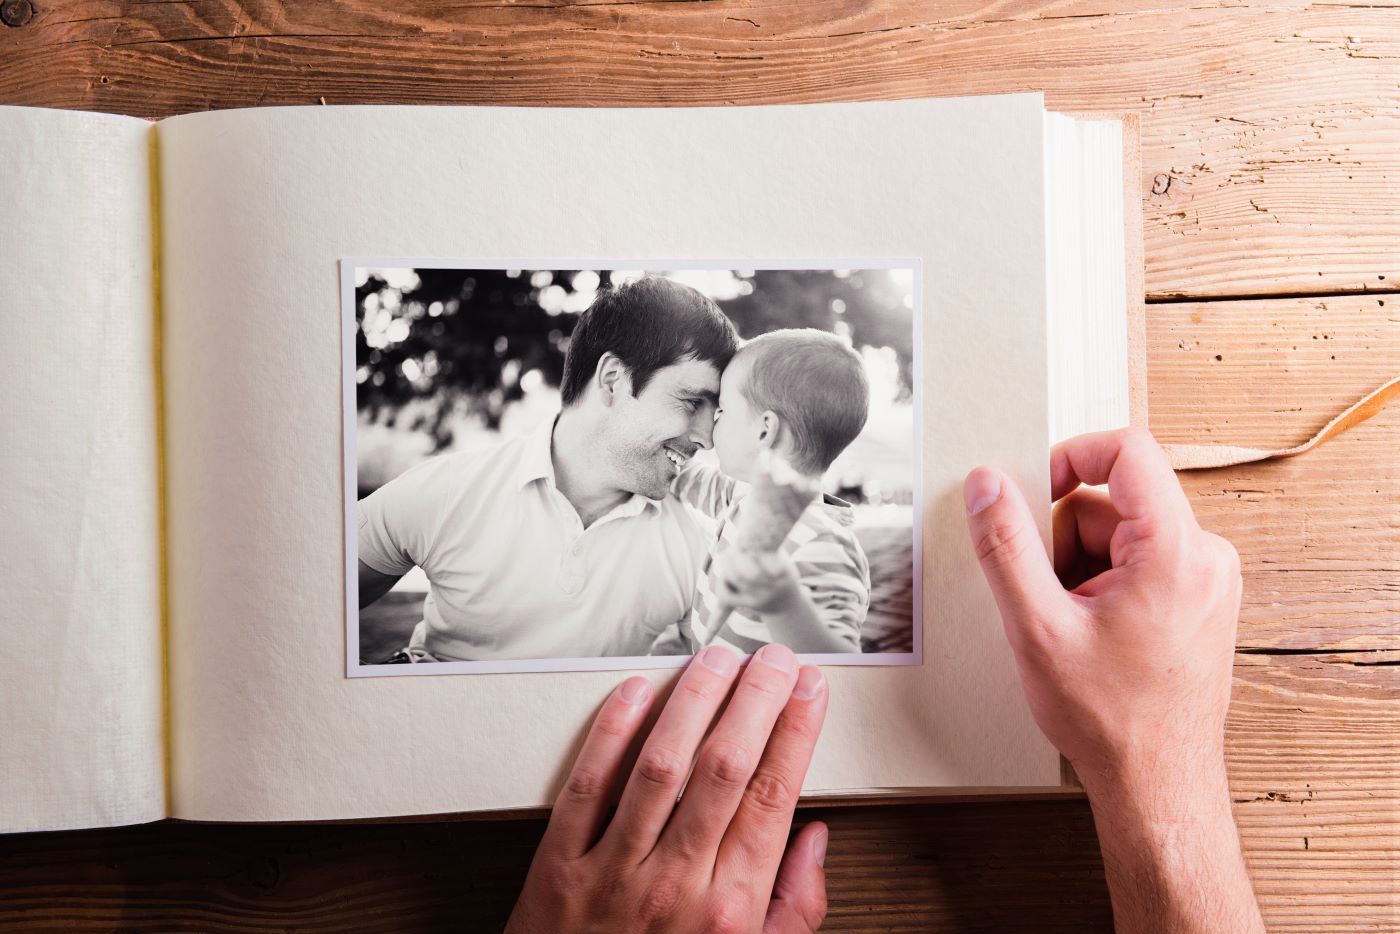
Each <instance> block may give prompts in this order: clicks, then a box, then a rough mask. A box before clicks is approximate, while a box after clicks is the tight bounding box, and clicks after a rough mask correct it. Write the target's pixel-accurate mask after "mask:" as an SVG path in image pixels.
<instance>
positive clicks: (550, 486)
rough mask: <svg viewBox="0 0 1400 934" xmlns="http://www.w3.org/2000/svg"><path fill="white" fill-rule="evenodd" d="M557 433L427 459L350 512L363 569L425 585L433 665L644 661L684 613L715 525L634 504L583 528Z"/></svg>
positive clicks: (651, 504)
mask: <svg viewBox="0 0 1400 934" xmlns="http://www.w3.org/2000/svg"><path fill="white" fill-rule="evenodd" d="M553 431H554V419H552V418H551V419H548V420H547V421H546V422H545V424H544V425H543V426H542V427H541V428H539V429H537V430H536V431H534V432H532V433H531V434H529V435H524V436H521V437H517V438H512V439H509V440H507V441H504V442H502V443H500V444H497V445H494V446H492V447H490V448H487V449H484V450H478V451H470V452H463V453H460V454H447V455H443V456H440V457H434V458H430V459H429V460H427V461H424V462H423V463H421V464H419V465H417V466H416V467H413V468H411V469H410V470H407V471H405V472H404V473H403V474H401V475H400V476H398V477H397V478H395V479H393V480H391V481H389V482H388V483H386V484H384V485H383V486H382V487H380V488H379V489H378V490H375V491H374V492H373V493H371V494H370V495H369V496H367V497H365V498H364V499H363V500H361V501H360V503H359V513H360V517H359V558H360V560H361V561H363V562H364V563H365V564H367V565H369V566H370V567H371V568H374V569H375V570H376V571H379V572H380V573H382V574H392V575H400V574H404V573H406V572H407V571H408V570H409V569H410V568H412V567H413V566H415V565H417V566H418V567H420V568H422V569H423V571H424V573H425V574H426V575H427V577H428V581H429V585H430V586H429V592H428V597H427V599H426V601H425V602H424V604H423V622H422V623H420V624H419V627H418V629H417V630H415V633H414V638H413V644H415V645H421V646H422V647H423V648H424V649H426V650H427V651H428V652H429V653H431V654H432V655H433V656H434V657H436V658H438V659H439V660H442V661H457V660H483V661H484V660H493V659H518V658H595V657H605V656H627V655H645V654H647V650H648V648H649V647H650V646H651V643H652V641H653V639H654V638H655V637H656V635H657V634H658V633H659V632H660V631H661V630H662V629H664V628H665V627H666V626H668V625H670V624H671V623H673V622H675V621H676V620H678V619H680V618H681V617H682V616H684V615H686V614H687V613H688V612H689V610H690V601H691V597H692V596H693V594H694V593H695V583H696V577H697V575H698V574H699V569H700V566H701V564H702V563H703V562H704V560H705V554H706V549H707V547H708V544H709V539H710V538H711V537H712V535H713V525H712V523H711V522H710V520H708V518H707V517H704V516H702V515H701V514H700V513H698V512H697V511H695V510H694V509H692V508H691V507H689V506H686V505H685V504H683V503H682V502H680V501H679V500H678V499H676V498H675V497H673V496H668V497H667V498H666V499H664V500H649V499H647V498H646V497H644V496H638V495H635V494H634V495H633V496H632V497H631V498H630V499H628V500H626V501H625V502H623V503H622V504H621V505H619V506H617V507H616V508H615V509H613V510H612V511H611V512H609V513H608V514H607V515H605V516H603V517H602V518H600V519H599V520H598V521H596V522H594V523H593V524H592V525H591V526H589V527H588V528H587V529H585V528H584V527H583V523H582V521H581V520H580V519H579V517H578V512H577V511H576V510H575V509H574V507H573V505H572V504H571V503H570V502H569V501H568V500H567V499H565V498H564V495H563V494H562V493H560V492H559V490H558V488H557V487H556V486H555V484H554V463H553V461H552V459H551V457H550V445H551V439H552V436H553Z"/></svg>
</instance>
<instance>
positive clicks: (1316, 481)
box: [1148, 296, 1400, 650]
mask: <svg viewBox="0 0 1400 934" xmlns="http://www.w3.org/2000/svg"><path fill="white" fill-rule="evenodd" d="M1396 373H1400V299H1397V297H1395V296H1344V297H1337V298H1325V299H1321V298H1320V299H1274V300H1261V301H1238V302H1198V303H1180V304H1161V305H1152V306H1151V307H1150V309H1149V314H1148V386H1149V389H1150V403H1149V404H1150V407H1151V425H1152V430H1153V432H1154V433H1155V434H1156V435H1157V437H1158V438H1159V439H1160V440H1162V441H1164V442H1173V441H1181V442H1186V441H1196V442H1202V443H1212V442H1214V443H1221V444H1243V445H1252V446H1257V447H1266V448H1279V447H1286V446H1289V445H1292V444H1295V443H1297V442H1299V441H1302V440H1304V439H1306V438H1308V437H1309V436H1311V435H1312V434H1313V433H1314V432H1316V431H1317V430H1318V429H1319V428H1321V427H1322V426H1323V425H1324V424H1326V423H1327V421H1328V420H1329V419H1331V418H1332V417H1333V416H1334V415H1336V414H1337V413H1338V412H1339V411H1341V410H1342V409H1344V408H1345V407H1346V406H1347V405H1349V404H1351V403H1352V402H1354V401H1355V400H1357V399H1359V398H1361V397H1362V396H1364V395H1366V393H1368V392H1370V391H1371V390H1372V389H1374V388H1375V387H1376V386H1378V385H1380V384H1381V383H1383V382H1385V381H1386V380H1387V379H1389V378H1390V377H1391V376H1394V375H1395V374H1396ZM1397 451H1400V408H1396V407H1395V406H1392V407H1391V408H1389V409H1387V410H1385V411H1383V412H1382V413H1381V414H1380V415H1378V416H1376V417H1375V418H1372V419H1371V420H1370V421H1368V422H1365V423H1363V424H1361V425H1360V426H1358V427H1356V428H1354V429H1352V431H1351V432H1350V433H1348V434H1345V435H1343V436H1341V437H1339V438H1337V439H1335V440H1333V441H1331V442H1329V443H1327V444H1324V445H1323V446H1322V447H1320V448H1318V449H1316V450H1315V451H1312V452H1310V453H1308V454H1306V455H1304V456H1303V457H1299V458H1294V459H1291V460H1282V461H1272V462H1268V463H1263V464H1245V465H1241V466H1239V467H1231V468H1226V469H1223V470H1212V471H1192V472H1188V473H1185V474H1182V476H1181V480H1182V485H1183V486H1184V487H1185V489H1186V491H1187V494H1188V495H1189V496H1190V497H1191V500H1192V505H1193V507H1194V508H1195V510H1196V514H1197V516H1198V517H1199V518H1200V521H1201V524H1202V525H1204V526H1205V527H1206V528H1208V529H1210V530H1211V531H1214V532H1218V533H1219V534H1221V535H1224V536H1225V537H1227V538H1229V539H1230V541H1232V542H1233V543H1234V544H1235V547H1236V548H1238V549H1239V551H1240V556H1241V558H1242V559H1243V565H1244V572H1245V596H1244V606H1243V613H1242V619H1241V625H1240V644H1241V646H1243V647H1246V648H1250V649H1267V648H1279V649H1288V650H1300V649H1350V650H1361V649H1400V634H1397V632H1398V631H1400V497H1397V495H1396V494H1397V489H1400V456H1397V454H1396V452H1397Z"/></svg>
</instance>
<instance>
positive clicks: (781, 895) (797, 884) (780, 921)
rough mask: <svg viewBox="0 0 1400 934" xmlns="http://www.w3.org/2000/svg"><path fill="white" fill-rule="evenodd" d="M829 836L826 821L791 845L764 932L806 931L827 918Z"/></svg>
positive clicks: (791, 933) (796, 933)
mask: <svg viewBox="0 0 1400 934" xmlns="http://www.w3.org/2000/svg"><path fill="white" fill-rule="evenodd" d="M827 836H828V831H827V828H826V825H825V824H822V823H811V824H808V825H807V826H806V827H803V828H802V829H801V830H799V831H798V832H797V836H795V837H793V838H792V843H790V844H788V848H787V853H785V854H784V855H783V864H782V865H781V866H779V867H778V879H777V881H776V882H774V883H773V900H772V901H771V902H769V903H768V916H767V917H766V918H764V919H763V932H764V934H806V932H810V931H815V930H817V929H818V928H819V927H821V926H822V922H823V921H824V920H826V869H825V866H826V842H827Z"/></svg>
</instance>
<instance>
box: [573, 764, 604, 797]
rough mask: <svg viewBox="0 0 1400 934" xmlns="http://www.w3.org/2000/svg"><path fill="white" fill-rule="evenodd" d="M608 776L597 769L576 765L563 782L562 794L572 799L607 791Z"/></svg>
mask: <svg viewBox="0 0 1400 934" xmlns="http://www.w3.org/2000/svg"><path fill="white" fill-rule="evenodd" d="M607 788H608V776H607V775H606V774H604V773H603V772H601V771H599V770H598V769H594V768H589V767H587V766H576V767H575V768H574V770H573V771H572V772H570V773H569V778H568V780H567V781H566V782H565V783H564V794H565V795H566V796H567V797H569V798H572V799H574V800H580V799H586V798H596V797H598V796H599V795H601V794H603V793H604V792H605V791H607Z"/></svg>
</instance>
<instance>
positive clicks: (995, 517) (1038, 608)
mask: <svg viewBox="0 0 1400 934" xmlns="http://www.w3.org/2000/svg"><path fill="white" fill-rule="evenodd" d="M963 501H964V503H965V504H966V506H967V528H968V531H969V532H970V533H971V534H972V544H973V547H974V548H975V549H976V551H977V560H978V561H979V562H981V564H982V573H983V575H985V576H986V578H987V584H988V585H989V586H990V587H991V588H992V594H993V595H994V596H995V597H996V601H997V608H998V609H999V610H1001V618H1002V622H1003V623H1005V624H1006V630H1007V635H1008V636H1009V637H1011V638H1012V639H1013V640H1014V639H1017V638H1018V637H1019V636H1020V634H1021V632H1022V631H1023V629H1024V627H1025V626H1026V625H1027V624H1028V623H1029V622H1030V620H1032V619H1033V618H1035V617H1036V616H1038V615H1043V614H1045V613H1046V611H1047V610H1051V609H1052V608H1053V607H1054V606H1055V605H1057V604H1058V603H1061V602H1063V601H1065V600H1066V597H1065V591H1064V588H1063V587H1062V586H1061V585H1060V580H1059V578H1057V577H1056V576H1055V569H1054V568H1053V567H1051V565H1050V559H1049V557H1047V556H1046V553H1045V545H1044V543H1043V542H1042V541H1041V538H1040V531H1039V530H1038V529H1037V528H1036V526H1035V519H1034V518H1032V516H1031V510H1030V507H1029V506H1027V505H1026V500H1025V497H1024V496H1022V495H1021V491H1020V490H1019V489H1017V488H1016V484H1014V483H1012V482H1011V480H1010V478H1008V477H1007V476H1006V475H1005V474H1003V473H1000V472H999V471H996V470H992V469H991V468H989V467H978V468H977V469H976V470H974V471H972V473H970V474H968V475H967V479H966V480H965V481H963Z"/></svg>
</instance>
